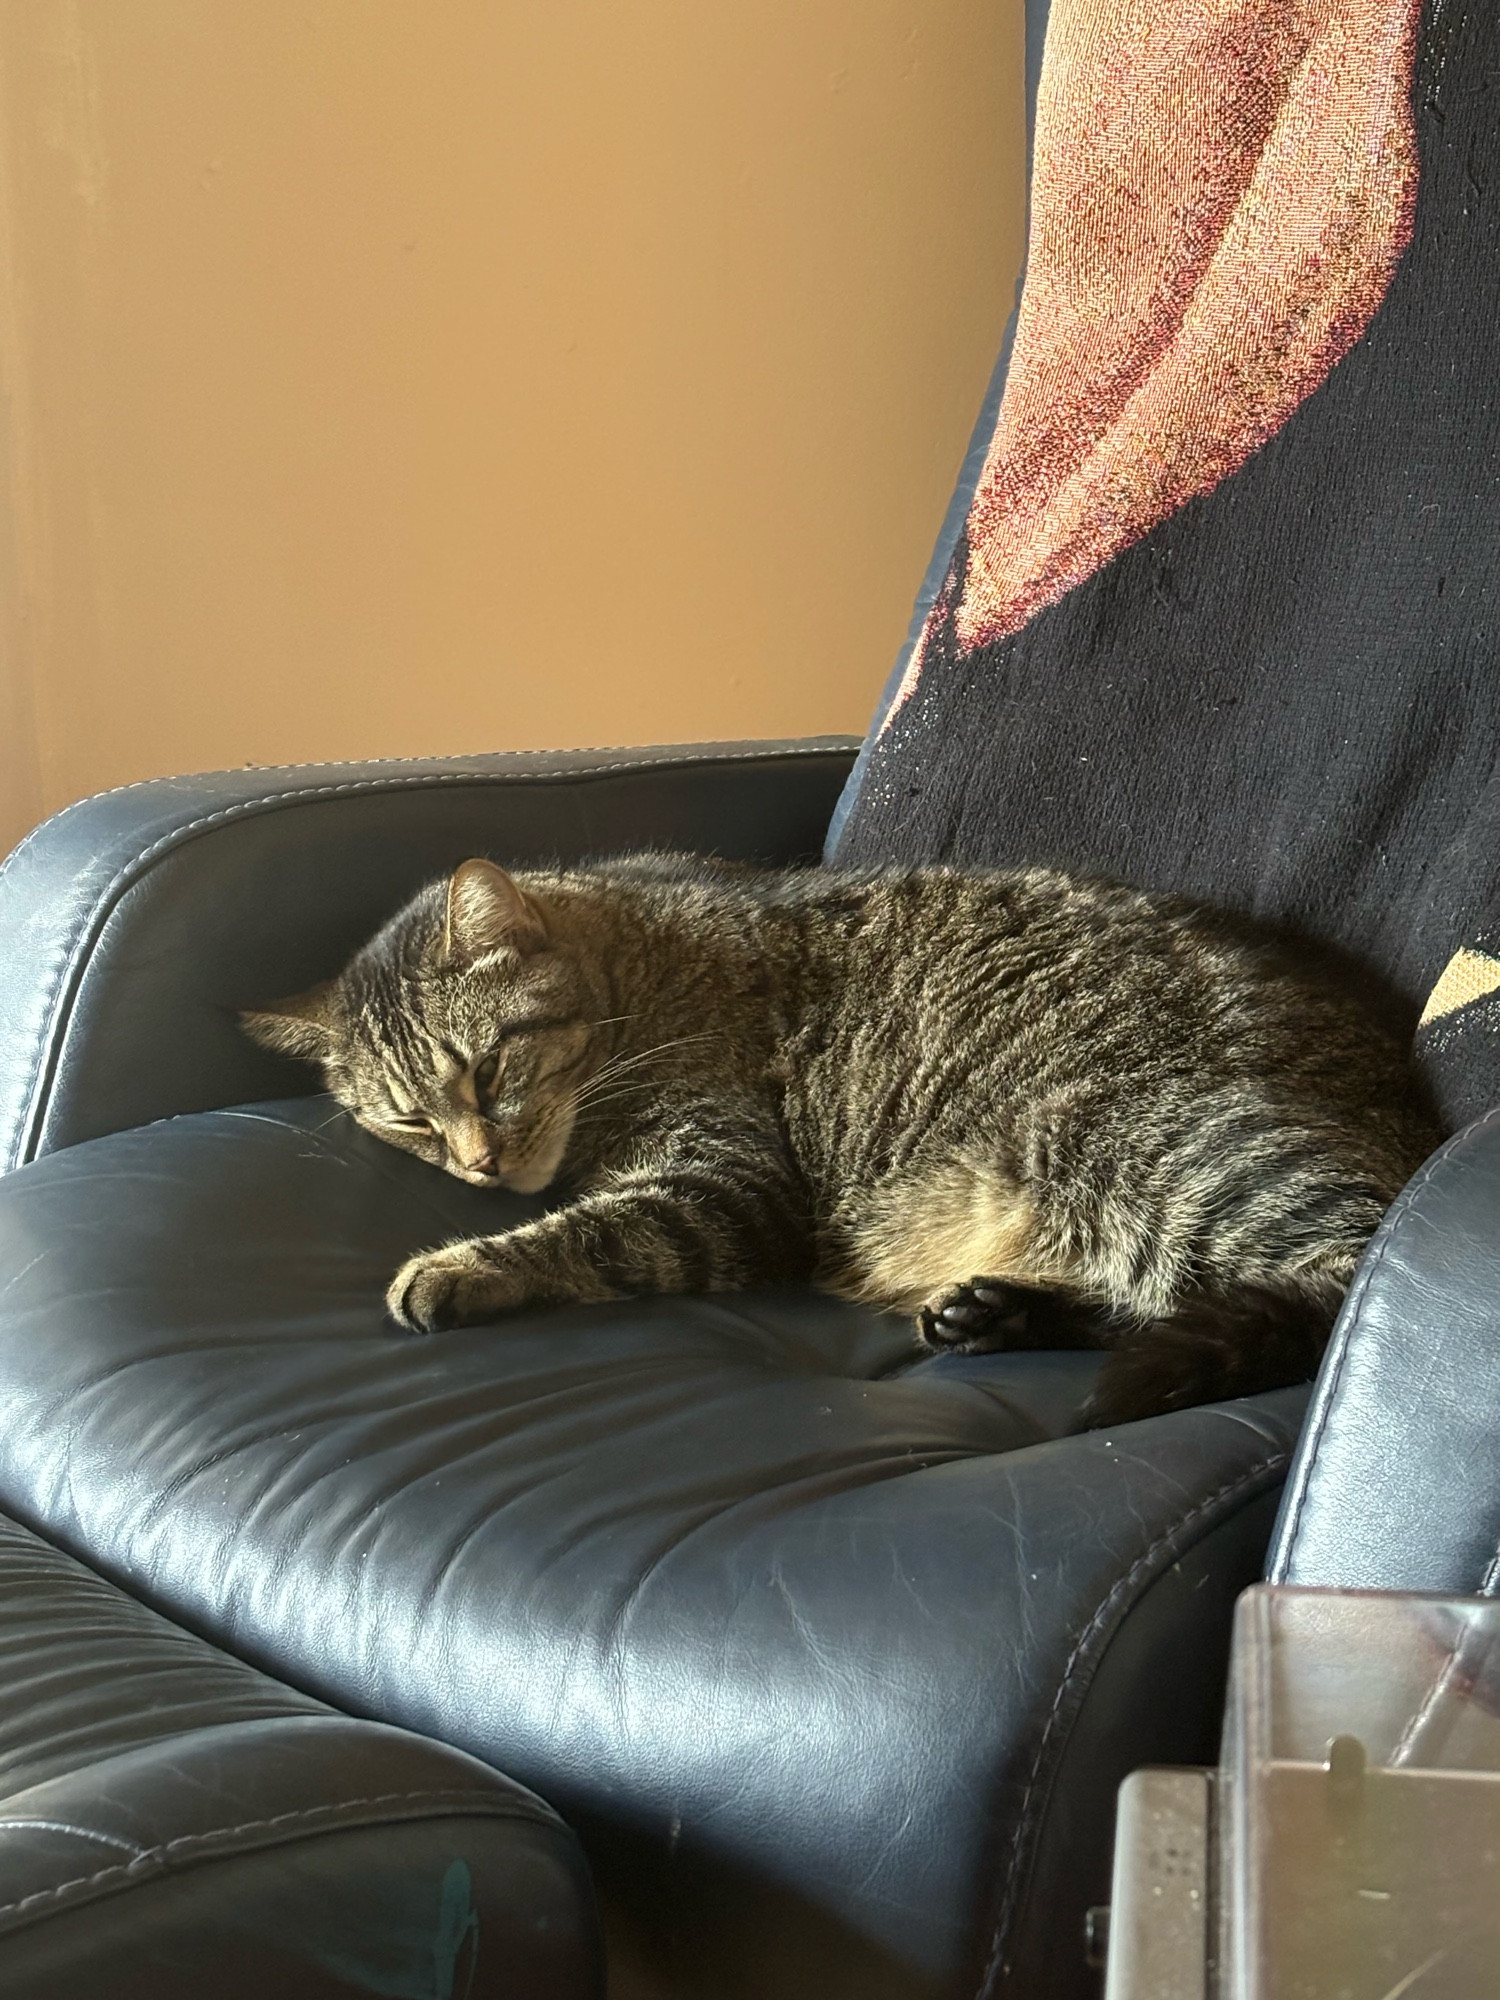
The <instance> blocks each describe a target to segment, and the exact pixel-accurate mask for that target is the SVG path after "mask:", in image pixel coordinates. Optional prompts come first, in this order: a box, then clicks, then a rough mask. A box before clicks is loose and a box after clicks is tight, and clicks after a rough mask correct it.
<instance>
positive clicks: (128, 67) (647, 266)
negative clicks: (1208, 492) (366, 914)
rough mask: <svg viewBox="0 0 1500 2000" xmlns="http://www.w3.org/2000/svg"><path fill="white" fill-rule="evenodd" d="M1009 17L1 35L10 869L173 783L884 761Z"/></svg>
mask: <svg viewBox="0 0 1500 2000" xmlns="http://www.w3.org/2000/svg"><path fill="white" fill-rule="evenodd" d="M1020 54H1021V49H1020V0H754V4H750V0H696V4H690V3H689V0H631V4H628V5H625V4H620V0H544V4H539V0H529V4H524V5H523V4H521V0H245V3H244V4H240V5H229V4H226V0H0V225H3V243H0V373H3V383H0V392H3V408H0V415H3V427H4V429H3V443H4V449H5V454H6V465H5V478H4V480H3V483H0V593H3V599H0V732H3V734H0V846H3V845H4V844H6V842H7V841H8V840H9V839H10V838H14V837H15V836H16V835H17V834H19V833H20V832H21V831H22V830H23V829H24V828H25V826H26V825H27V824H29V823H30V822H31V821H32V820H33V819H34V818H36V817H37V816H38V815H39V814H40V813H41V812H43V811H50V810H52V809H54V808H55V807H57V806H59V805H62V804H64V803H66V802H67V801H68V800H70V799H73V798H77V797H79V796H81V795H82V794H84V793H86V792H89V791H92V790H95V789H98V788H100V787H103V786H108V785H113V784H119V783H122V782H124V781H126V780H129V779H133V778H139V777H146V776H151V775H155V774H159V773H163V772H169V771H180V770H191V769H204V768H208V767H212V766H217V765H226V764H241V763H269V762H277V761H283V760H305V759H313V758H323V757H364V756H382V755H392V754H410V753H427V752H444V751H467V750H474V749H480V748H512V747H526V746H538V745H548V744H567V743H608V742H641V741H646V740H651V739H663V738H665V739H669V740H670V739H678V740H681V739H686V738H693V737H700V736H705V737H706V736H718V735H724V736H735V735H761V734H781V733H788V734H792V733H799V732H804V731H813V730H824V729H860V728H862V727H863V725H864V721H865V717H866V715H867V713H868V711H869V708H870V705H871V702H872V700H873V699H874V696H875V693H876V691H877V689H878V687H879V685H880V683H881V681H882V679H883V678H884V675H885V673H886V671H887V669H888V667H889V664H890V661H891V659H892V657H893V655H894V653H895V650H896V647H897V646H898V644H899V642H900V638H901V634H902V631H903V629H904V626H905V621H906V617H907V613H908V610H909V606H910V601H911V597H912V594H913V591H914V589H915V586H916V584H917V581H918V579H919V577H920V574H921V571H922V568H923V565H924V563H925V561H926V557H927V553H928V549H929V546H930V543H931V540H932V536H933V534H934V531H935V529H936V526H937V522H938V520H939V518H940V516H941V512H942V508H943V505H944V502H945V500H946V497H947V493H948V489H949V486H950V483H951V480H952V477H953V474H954V471H955V468H956V466H957V463H958V460H959V458H960V456H961V453H962V449H963V445H964V441H965V437H966V434H967V431H968V427H969V424H970V422H971V419H972V416H973V413H974V410H975V408H976V407H977V404H978V400H979V397H980V395H981V392H982V389H983V384H984V380H985V377H986V374H987V371H988V368H989V365H990V362H991V359H992V356H993V353H994V350H995V347H996V344H997V341H998V337H999V333H1000V329H1001V326H1002V323H1003V320H1004V317H1005V313H1006V311H1007V309H1008V306H1009V301H1010V294H1011V290H1012V286H1013V282H1014V275H1015V270H1016V267H1017V264H1018V262H1019V256H1020V249H1021V204H1022V193H1021V181H1022V150H1021V149H1022V140H1021V116H1020V89H1021V86H1020Z"/></svg>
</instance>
